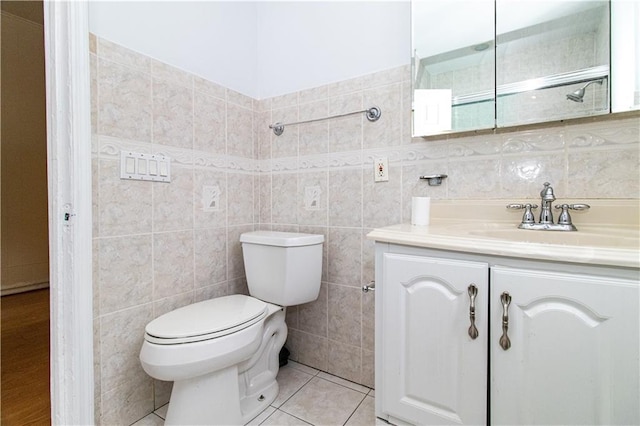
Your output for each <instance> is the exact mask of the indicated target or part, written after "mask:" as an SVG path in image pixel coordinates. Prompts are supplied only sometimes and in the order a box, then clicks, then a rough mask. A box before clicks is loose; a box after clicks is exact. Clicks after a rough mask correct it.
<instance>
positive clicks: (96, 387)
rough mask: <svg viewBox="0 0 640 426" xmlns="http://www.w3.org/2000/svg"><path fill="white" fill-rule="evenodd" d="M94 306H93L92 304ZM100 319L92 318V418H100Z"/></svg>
mask: <svg viewBox="0 0 640 426" xmlns="http://www.w3.org/2000/svg"><path fill="white" fill-rule="evenodd" d="M94 306H95V304H94ZM100 335H101V333H100V319H99V318H98V317H97V316H95V315H94V317H93V410H94V411H93V416H94V418H95V419H98V420H99V419H100V418H101V417H102V364H101V360H102V357H101V353H100Z"/></svg>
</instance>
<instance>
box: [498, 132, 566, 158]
mask: <svg viewBox="0 0 640 426" xmlns="http://www.w3.org/2000/svg"><path fill="white" fill-rule="evenodd" d="M564 145H565V144H564V132H563V130H562V128H550V129H537V130H529V131H523V132H518V133H508V134H505V135H504V139H503V143H502V152H503V153H504V154H517V153H535V152H540V151H543V152H549V151H561V150H563V149H564ZM560 154H561V153H560Z"/></svg>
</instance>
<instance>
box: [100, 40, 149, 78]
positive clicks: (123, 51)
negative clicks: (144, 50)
mask: <svg viewBox="0 0 640 426" xmlns="http://www.w3.org/2000/svg"><path fill="white" fill-rule="evenodd" d="M97 43H98V46H97V47H98V56H99V57H100V58H103V59H107V60H109V61H111V62H115V63H118V64H120V65H126V66H127V67H130V68H135V69H137V70H139V71H143V72H145V73H147V74H148V73H150V72H151V61H152V59H151V58H149V57H148V56H145V55H142V54H140V53H138V52H135V51H133V50H130V49H127V48H126V47H124V46H121V45H119V44H116V43H112V42H110V41H109V40H105V39H103V38H100V37H97Z"/></svg>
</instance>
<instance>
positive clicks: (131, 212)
mask: <svg viewBox="0 0 640 426" xmlns="http://www.w3.org/2000/svg"><path fill="white" fill-rule="evenodd" d="M90 41H91V44H90V46H91V55H90V60H91V84H92V88H91V89H92V130H93V140H92V148H93V159H92V161H93V167H92V169H93V212H94V217H93V235H94V244H93V253H94V268H93V271H94V295H95V297H94V317H95V321H94V324H95V379H96V392H95V394H96V419H97V421H98V422H99V423H101V424H105V425H113V424H131V423H133V422H135V421H136V420H138V419H140V418H142V417H144V416H145V415H146V414H148V413H149V412H151V411H152V410H153V409H154V408H157V407H159V406H161V405H162V404H164V403H166V401H167V400H168V397H169V393H170V385H169V384H166V383H161V382H155V383H154V382H153V381H152V380H151V379H150V378H149V377H148V376H147V375H146V374H145V373H144V371H143V370H142V368H141V366H140V362H139V360H138V354H139V351H140V347H141V344H142V339H143V334H144V327H145V325H146V324H147V323H148V322H149V321H151V320H152V319H153V318H155V317H157V316H159V315H161V314H163V313H165V312H167V311H169V310H172V309H175V308H177V307H180V306H183V305H187V304H190V303H193V302H195V301H200V300H204V299H208V298H211V297H216V296H220V295H225V294H230V293H245V292H246V281H245V278H244V275H245V274H244V268H243V264H242V254H241V249H240V245H239V242H238V238H239V235H240V234H241V233H242V232H245V231H250V230H253V229H254V226H255V225H254V224H255V222H256V220H255V218H254V203H256V202H257V197H254V187H256V185H255V183H254V180H256V179H257V176H256V175H255V160H254V158H253V157H254V154H253V153H254V151H255V150H254V145H253V141H254V134H253V102H254V101H253V100H252V99H250V98H248V97H246V96H243V95H241V94H239V93H236V92H233V91H231V90H228V89H225V88H224V87H221V86H219V85H216V84H214V83H211V82H209V81H206V80H204V79H201V78H199V77H196V76H193V75H190V74H188V73H186V72H184V71H181V70H178V69H175V68H172V67H170V66H168V65H166V64H163V63H160V62H158V61H155V60H153V59H151V58H149V57H146V56H143V55H140V54H137V53H135V52H132V51H130V50H128V49H125V48H123V47H121V46H118V45H115V44H113V43H110V42H109V41H107V40H103V39H99V38H96V37H93V36H92V37H91V38H90ZM121 150H132V151H136V152H143V153H161V154H163V155H167V156H169V157H171V158H172V165H171V174H172V180H171V183H160V182H154V183H152V182H141V181H132V180H120V159H119V155H120V151H121ZM207 194H209V195H207ZM211 194H214V195H213V196H212V195H211ZM212 197H213V198H212ZM212 199H213V200H214V201H215V202H214V203H213V204H212V202H211V200H212Z"/></svg>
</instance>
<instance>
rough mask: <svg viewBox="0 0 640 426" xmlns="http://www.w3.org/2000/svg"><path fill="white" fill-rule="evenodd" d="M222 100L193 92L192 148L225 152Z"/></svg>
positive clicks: (225, 116)
mask: <svg viewBox="0 0 640 426" xmlns="http://www.w3.org/2000/svg"><path fill="white" fill-rule="evenodd" d="M226 108H227V106H226V103H225V101H224V100H222V99H219V98H216V97H213V96H209V95H207V94H204V93H201V92H195V93H194V112H193V134H194V141H193V148H194V149H195V150H198V151H204V152H208V153H212V154H226V152H227V112H226Z"/></svg>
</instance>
